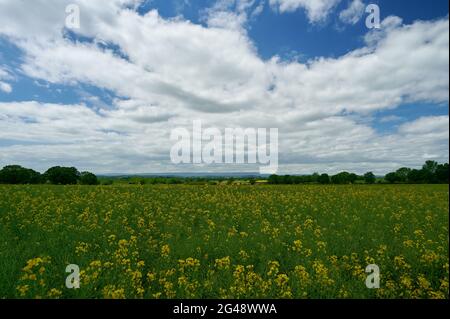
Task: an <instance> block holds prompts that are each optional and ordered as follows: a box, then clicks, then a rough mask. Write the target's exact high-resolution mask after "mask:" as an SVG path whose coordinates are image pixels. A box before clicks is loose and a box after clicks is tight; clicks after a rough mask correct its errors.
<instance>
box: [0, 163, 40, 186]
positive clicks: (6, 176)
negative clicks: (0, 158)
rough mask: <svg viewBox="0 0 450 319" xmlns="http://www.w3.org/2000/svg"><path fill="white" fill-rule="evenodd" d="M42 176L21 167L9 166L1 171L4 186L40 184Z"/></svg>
mask: <svg viewBox="0 0 450 319" xmlns="http://www.w3.org/2000/svg"><path fill="white" fill-rule="evenodd" d="M40 182H41V174H40V173H38V172H36V171H34V170H32V169H29V168H24V167H22V166H19V165H9V166H5V167H3V169H2V170H0V183H2V184H39V183H40Z"/></svg>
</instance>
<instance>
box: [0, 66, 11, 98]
mask: <svg viewBox="0 0 450 319" xmlns="http://www.w3.org/2000/svg"><path fill="white" fill-rule="evenodd" d="M2 80H12V76H11V75H10V73H9V72H7V71H6V69H4V68H3V67H2V66H1V65H0V91H3V92H5V93H11V92H12V86H11V85H10V84H9V83H6V82H4V81H2Z"/></svg>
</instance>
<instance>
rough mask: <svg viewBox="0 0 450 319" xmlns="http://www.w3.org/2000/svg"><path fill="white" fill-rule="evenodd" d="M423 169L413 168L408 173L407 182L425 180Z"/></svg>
mask: <svg viewBox="0 0 450 319" xmlns="http://www.w3.org/2000/svg"><path fill="white" fill-rule="evenodd" d="M425 174H426V173H425V171H424V170H418V169H413V170H411V172H409V174H408V182H409V183H423V182H425V179H426V176H425Z"/></svg>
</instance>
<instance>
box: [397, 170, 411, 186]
mask: <svg viewBox="0 0 450 319" xmlns="http://www.w3.org/2000/svg"><path fill="white" fill-rule="evenodd" d="M410 172H411V169H410V168H407V167H402V168H400V169H398V170H397V171H396V172H395V174H396V175H397V180H398V181H399V182H402V183H406V182H407V181H408V174H409V173H410Z"/></svg>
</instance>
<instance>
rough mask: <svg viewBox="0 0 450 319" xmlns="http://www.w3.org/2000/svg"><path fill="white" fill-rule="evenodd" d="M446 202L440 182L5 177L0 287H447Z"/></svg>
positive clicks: (187, 293) (122, 290)
mask: <svg viewBox="0 0 450 319" xmlns="http://www.w3.org/2000/svg"><path fill="white" fill-rule="evenodd" d="M448 208H449V207H448V186H445V185H435V186H433V185H392V186H391V185H389V186H388V185H382V186H378V185H374V186H365V185H355V186H318V185H317V186H314V185H311V186H267V185H264V186H233V185H230V186H228V185H218V186H189V185H172V186H169V185H159V186H135V185H133V186H93V187H89V186H0V299H1V298H446V299H448V298H449V293H448V289H449V286H448V281H449V260H448V253H449V252H448V248H449V241H448V235H449V229H448V222H449V215H448ZM69 264H76V265H78V266H79V268H80V270H81V280H80V281H81V286H80V289H67V288H66V286H65V282H66V276H68V275H69V273H66V266H67V265H69ZM369 264H376V265H378V266H379V268H380V272H381V275H380V277H381V285H380V288H379V289H368V288H367V287H366V284H365V281H366V277H367V275H368V274H367V273H365V269H366V266H367V265H369Z"/></svg>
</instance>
